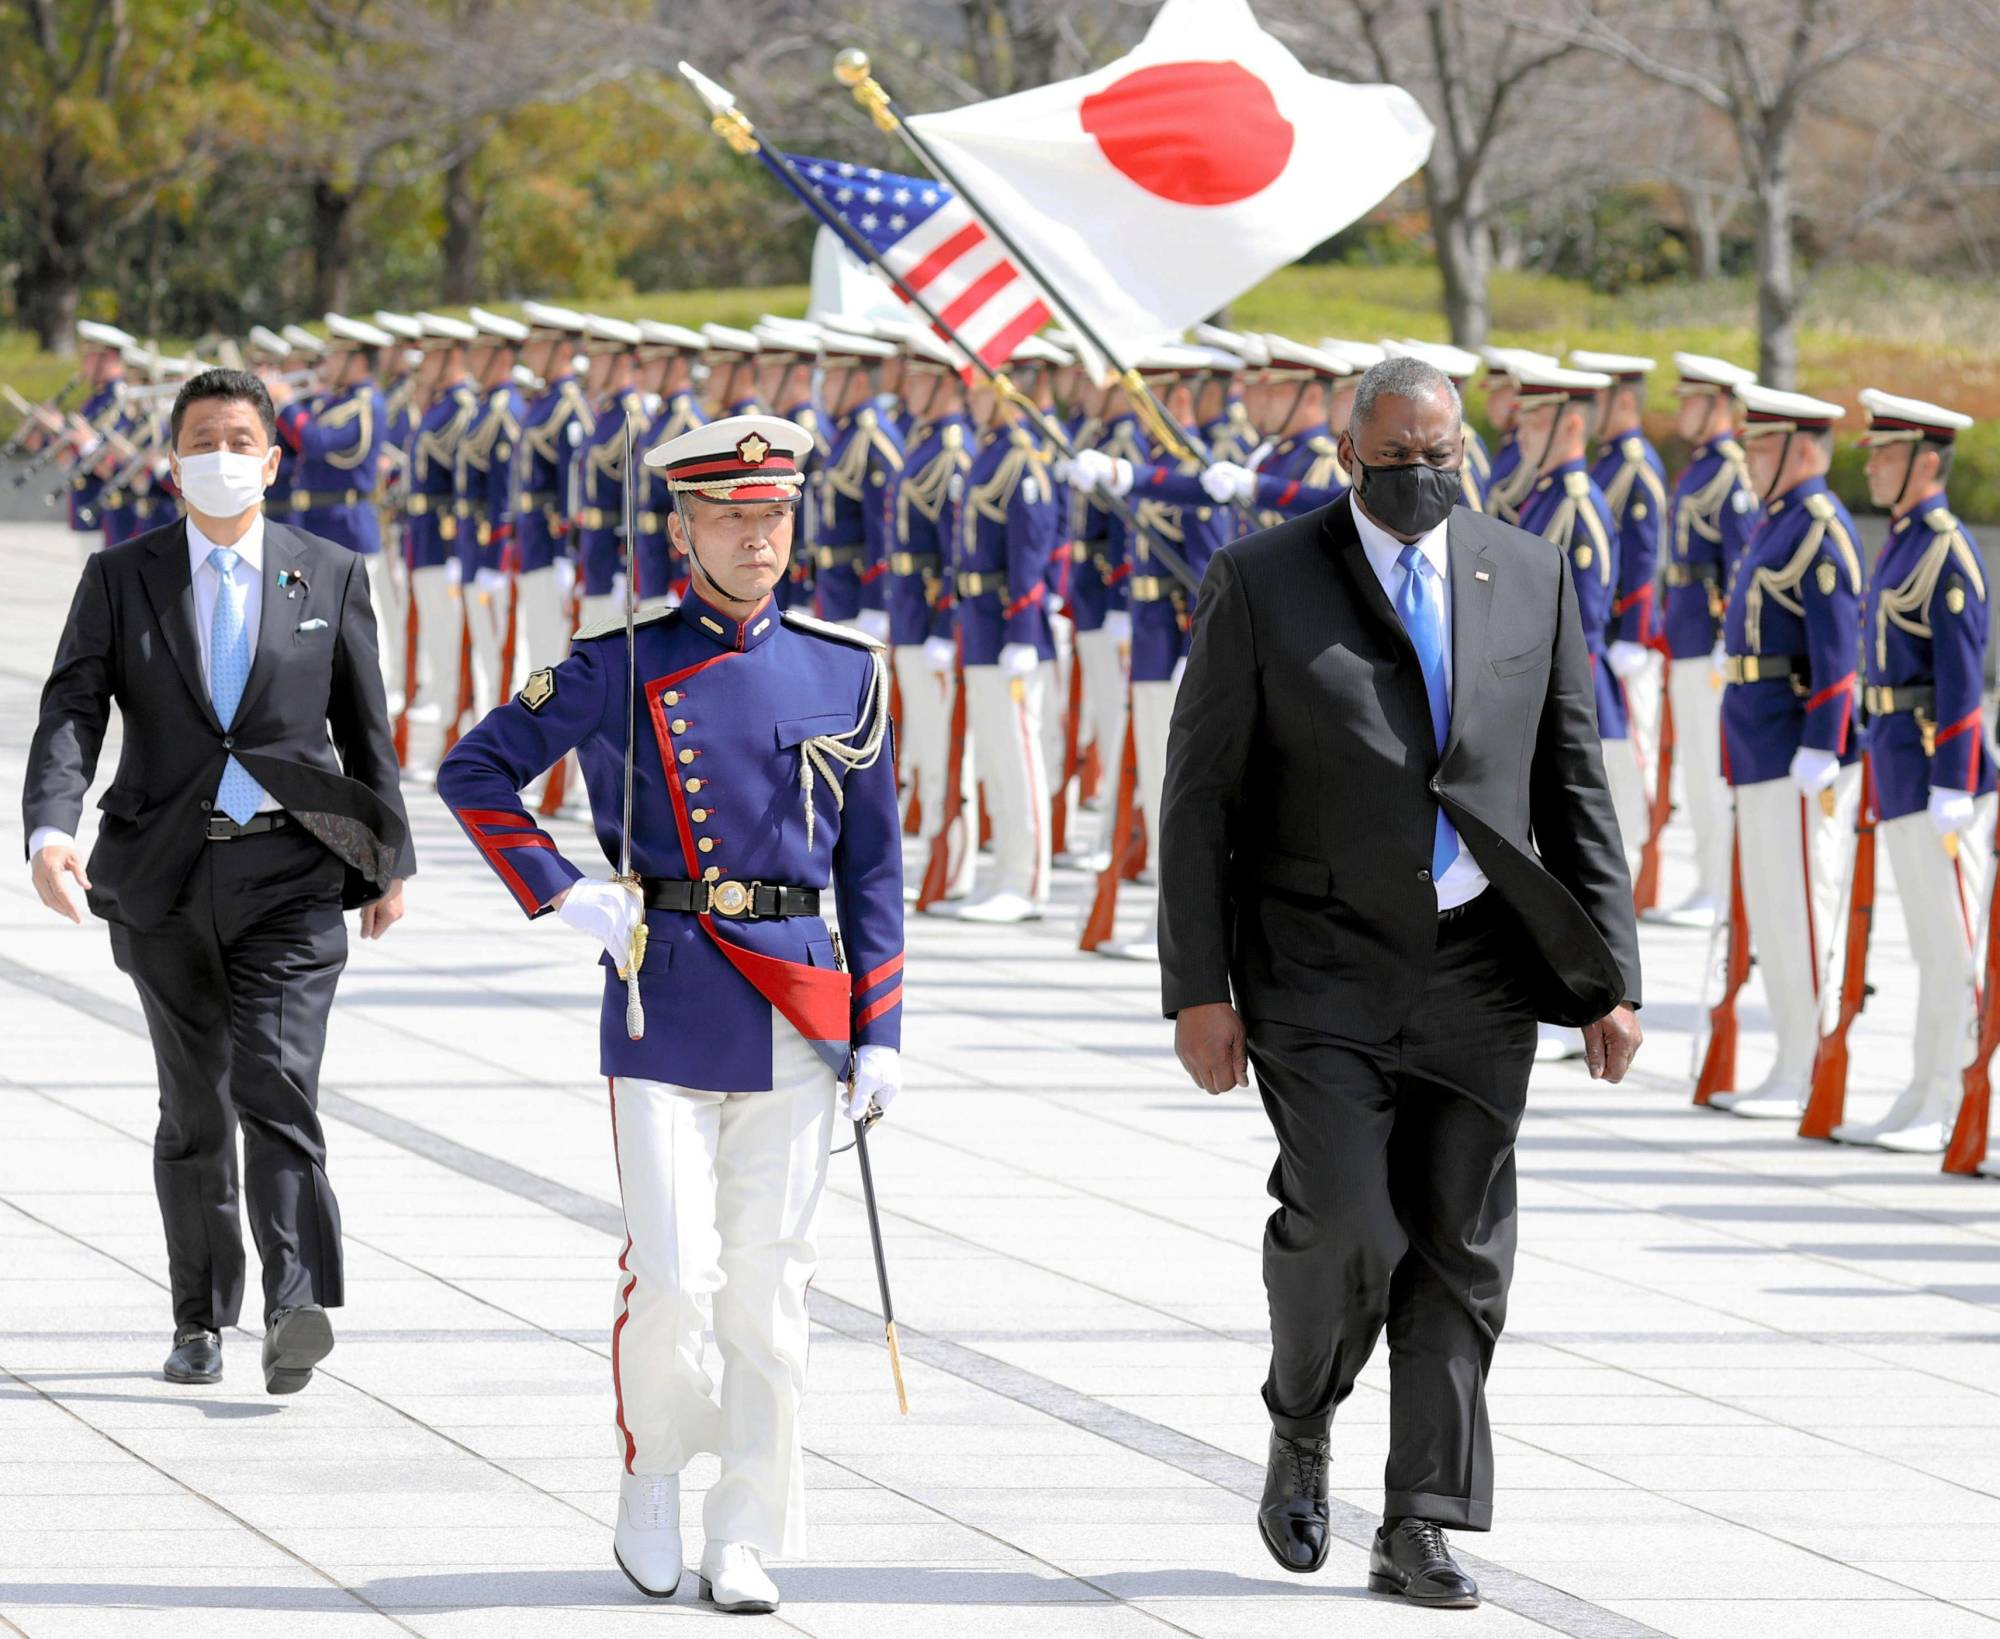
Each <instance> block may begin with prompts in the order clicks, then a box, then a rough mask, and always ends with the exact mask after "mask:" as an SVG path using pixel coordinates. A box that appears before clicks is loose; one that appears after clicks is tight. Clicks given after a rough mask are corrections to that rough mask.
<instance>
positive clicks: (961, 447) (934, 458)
mask: <svg viewBox="0 0 2000 1639" xmlns="http://www.w3.org/2000/svg"><path fill="white" fill-rule="evenodd" d="M911 439H912V442H911V443H910V445H909V450H908V455H907V456H906V458H905V460H904V463H903V471H902V476H901V478H900V480H899V481H898V483H897V485H896V542H897V544H896V549H895V550H894V551H893V552H891V553H890V554H889V593H888V598H887V600H886V601H887V604H888V609H889V641H890V643H892V644H893V645H895V646H896V647H897V648H906V647H909V646H911V645H914V644H920V643H922V642H923V641H924V640H925V639H926V638H928V637H931V636H934V635H942V636H949V635H950V618H949V617H950V605H949V603H947V604H946V609H945V619H944V621H943V625H942V629H940V622H939V616H938V607H937V606H938V603H939V600H940V599H942V598H944V596H945V571H946V570H947V569H948V568H949V567H950V562H951V539H952V532H953V529H954V527H955V526H956V523H957V516H956V513H957V505H958V503H957V502H956V501H955V500H954V499H953V497H952V490H953V488H954V485H953V483H952V480H953V479H954V478H957V479H959V480H960V483H959V485H958V486H956V487H959V488H961V489H962V488H963V480H964V476H965V474H966V472H967V471H968V470H969V469H970V467H971V466H972V450H971V445H972V440H973V431H972V422H971V420H970V419H969V418H968V417H967V416H965V415H964V414H958V415H948V416H943V417H941V418H940V419H938V420H936V421H930V422H925V423H924V424H922V425H921V426H918V427H915V428H913V429H912V430H911Z"/></svg>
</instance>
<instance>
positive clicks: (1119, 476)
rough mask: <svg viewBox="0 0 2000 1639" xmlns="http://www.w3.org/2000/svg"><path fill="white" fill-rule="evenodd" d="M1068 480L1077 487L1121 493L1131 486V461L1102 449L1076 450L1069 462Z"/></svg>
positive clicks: (1114, 493) (1112, 493) (1115, 493)
mask: <svg viewBox="0 0 2000 1639" xmlns="http://www.w3.org/2000/svg"><path fill="white" fill-rule="evenodd" d="M1070 482H1071V483H1072V484H1074V485H1075V486H1076V487H1077V488H1078V489H1101V490H1103V491H1105V492H1106V493H1107V494H1110V495H1123V494H1125V492H1126V491H1127V490H1129V489H1131V487H1132V463H1131V462H1130V461H1127V460H1126V459H1125V458H1124V457H1123V456H1122V455H1106V454H1105V453H1104V452H1103V451H1102V450H1078V451H1077V453H1076V459H1075V460H1073V461H1072V462H1070Z"/></svg>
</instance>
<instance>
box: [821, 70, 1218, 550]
mask: <svg viewBox="0 0 2000 1639" xmlns="http://www.w3.org/2000/svg"><path fill="white" fill-rule="evenodd" d="M833 77H834V78H835V79H836V80H838V81H839V82H840V83H841V84H842V85H844V86H846V87H847V88H848V89H849V90H851V91H852V92H853V93H854V100H855V101H856V102H858V103H859V104H861V106H862V107H863V108H864V109H866V110H867V112H868V117H869V118H870V119H872V120H873V121H874V122H875V126H876V129H877V130H880V131H883V132H886V133H888V134H890V135H892V136H897V137H901V138H902V140H903V143H904V145H905V146H906V147H908V148H909V150H910V152H912V153H913V154H915V155H916V156H917V158H919V159H920V160H922V161H923V162H924V164H925V165H926V166H928V167H929V168H930V172H931V174H932V175H933V176H935V177H936V178H937V179H938V180H939V181H940V182H942V183H943V184H944V185H945V186H946V187H948V188H950V189H952V190H953V191H954V192H955V193H957V195H958V197H959V198H960V199H961V200H963V201H964V202H965V208H966V209H967V210H969V211H971V212H972V214H973V215H974V216H975V217H977V218H978V219H979V221H980V222H981V223H982V224H983V225H984V226H985V228H986V229H987V231H988V232H990V233H991V234H992V235H993V237H994V238H996V239H998V240H999V241H1000V245H1001V248H1002V249H1003V250H1005V251H1006V252H1007V254H1008V255H1009V256H1011V257H1012V258H1013V259H1014V264H1015V266H1017V267H1018V268H1020V270H1021V271H1022V272H1023V273H1024V274H1026V275H1027V276H1028V278H1029V279H1030V280H1032V281H1033V282H1034V284H1035V285H1037V286H1038V287H1039V288H1040V289H1041V291H1042V293H1043V294H1044V295H1045V296H1047V297H1048V298H1049V300H1050V301H1052V302H1054V303H1055V304H1056V306H1057V307H1058V308H1060V309H1061V310H1062V313H1063V316H1064V317H1065V318H1067V319H1068V320H1069V322H1070V324H1071V325H1072V326H1074V327H1075V329H1076V332H1077V334H1078V335H1080V336H1082V337H1083V339H1084V340H1085V341H1087V342H1089V343H1090V345H1091V346H1092V347H1094V348H1096V349H1097V350H1098V352H1100V353H1102V354H1103V355H1104V356H1105V358H1107V359H1108V360H1110V361H1111V367H1112V368H1113V369H1114V370H1115V371H1117V373H1118V379H1119V382H1120V383H1121V384H1122V385H1123V386H1124V388H1125V391H1126V393H1127V394H1128V395H1130V397H1131V399H1132V403H1133V408H1135V409H1136V410H1138V411H1139V418H1140V420H1142V421H1143V422H1145V424H1146V428H1147V430H1148V431H1149V432H1151V433H1152V434H1153V436H1154V437H1155V438H1157V439H1158V440H1159V441H1160V442H1161V444H1163V445H1164V446H1166V448H1167V450H1168V451H1169V453H1171V454H1174V455H1192V456H1193V457H1194V458H1195V459H1196V460H1198V461H1203V462H1212V461H1213V460H1214V459H1215V457H1214V455H1213V453H1212V452H1211V451H1210V450H1209V448H1208V446H1207V444H1206V442H1205V441H1204V440H1203V438H1202V436H1201V434H1200V432H1199V431H1197V430H1194V429H1191V428H1185V427H1182V426H1180V425H1179V424H1178V423H1176V422H1175V421H1174V419H1173V417H1172V416H1171V415H1170V414H1169V413H1168V411H1167V407H1166V405H1165V404H1163V403H1161V402H1160V399H1159V395H1158V394H1156V393H1155V392H1154V391H1153V389H1152V388H1151V387H1150V386H1148V385H1147V383H1146V378H1145V377H1144V376H1142V375H1140V374H1139V372H1138V371H1137V370H1136V369H1134V368H1132V367H1131V366H1129V365H1127V364H1126V363H1124V361H1123V360H1121V359H1120V358H1119V356H1118V354H1117V353H1116V351H1114V350H1113V349H1112V347H1111V346H1110V345H1109V344H1108V343H1107V342H1106V341H1105V340H1104V338H1103V337H1102V336H1101V335H1099V334H1098V333H1097V329H1096V327H1095V326H1094V325H1092V324H1091V323H1090V321H1089V320H1088V319H1086V318H1085V317H1084V316H1083V314H1082V313H1081V312H1080V311H1079V310H1078V309H1076V308H1075V307H1073V306H1071V305H1070V303H1068V302H1066V301H1065V300H1063V297H1062V294H1061V293H1060V292H1059V291H1058V290H1057V289H1056V287H1055V284H1054V282H1053V281H1052V280H1050V279H1049V277H1048V276H1047V275H1046V274H1044V273H1043V272H1042V270H1041V269H1040V267H1038V266H1037V265H1036V263H1035V260H1034V258H1033V257H1031V256H1030V255H1029V254H1028V253H1027V251H1025V250H1024V249H1022V248H1021V243H1020V241H1019V240H1017V239H1016V238H1015V237H1014V236H1013V234H1011V233H1009V232H1008V231H1007V228H1006V225H1005V224H1004V223H1002V222H1001V221H1000V219H999V218H998V217H997V216H995V215H994V214H993V213H992V212H991V211H989V210H988V209H986V207H985V206H984V205H982V204H980V203H979V199H978V196H977V195H975V194H974V193H973V192H972V190H971V189H969V188H968V187H966V185H965V183H964V182H963V181H961V180H960V179H959V177H958V175H957V173H956V172H954V171H953V170H952V168H951V167H950V166H949V165H947V164H945V162H944V161H943V160H942V159H940V158H938V156H937V153H936V151H935V150H934V149H933V148H932V147H931V145H930V144H929V143H928V142H926V141H925V140H924V139H923V138H922V137H920V136H918V135H917V133H916V132H915V131H913V130H911V129H910V127H909V124H908V122H907V121H905V120H904V119H903V117H902V115H901V114H900V113H899V112H898V111H897V109H896V105H895V102H894V101H893V100H892V99H891V97H890V96H889V93H888V91H887V90H886V89H885V88H884V87H883V85H882V82H881V81H880V80H878V79H876V78H875V76H874V73H873V72H872V69H871V65H870V63H869V61H868V53H867V52H865V51H863V50H862V49H861V48H860V47H859V46H849V47H848V48H847V50H845V51H843V52H841V53H840V55H839V56H838V57H836V58H834V60H833ZM1149 412H1150V413H1149ZM1234 510H1235V511H1236V512H1237V513H1238V514H1240V515H1241V517H1242V518H1243V520H1244V522H1246V523H1248V524H1250V525H1252V526H1253V527H1254V525H1255V523H1256V519H1255V518H1254V517H1252V516H1251V513H1250V510H1249V508H1248V507H1246V506H1244V505H1243V504H1242V503H1241V502H1237V503H1234Z"/></svg>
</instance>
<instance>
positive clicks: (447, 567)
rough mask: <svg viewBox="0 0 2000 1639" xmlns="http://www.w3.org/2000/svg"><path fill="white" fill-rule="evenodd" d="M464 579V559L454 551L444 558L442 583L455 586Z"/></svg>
mask: <svg viewBox="0 0 2000 1639" xmlns="http://www.w3.org/2000/svg"><path fill="white" fill-rule="evenodd" d="M464 579H465V560H464V559H463V558H461V557H460V556H459V555H458V554H457V553H456V552H454V553H453V554H452V555H451V556H450V557H448V558H446V559H445V560H444V583H445V585H447V586H456V585H458V583H459V582H460V581H462V580H464Z"/></svg>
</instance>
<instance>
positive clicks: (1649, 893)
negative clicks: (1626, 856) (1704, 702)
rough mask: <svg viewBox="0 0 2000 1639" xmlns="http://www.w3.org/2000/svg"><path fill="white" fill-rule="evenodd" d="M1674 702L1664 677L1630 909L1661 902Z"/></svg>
mask: <svg viewBox="0 0 2000 1639" xmlns="http://www.w3.org/2000/svg"><path fill="white" fill-rule="evenodd" d="M1673 790H1674V702H1673V697H1672V695H1671V694H1670V693H1669V692H1668V689H1667V685H1666V680H1665V678H1664V676H1663V677H1662V679H1661V683H1660V749H1659V756H1658V758H1657V759H1656V762H1655V766H1654V769H1653V804H1652V808H1651V810H1650V811H1649V812H1648V814H1647V816H1646V819H1647V823H1646V841H1645V844H1644V846H1642V847H1641V848H1640V850H1639V877H1638V880H1637V881H1635V882H1634V883H1633V884H1632V909H1633V910H1634V911H1637V912H1642V913H1643V912H1645V911H1649V910H1651V909H1652V908H1653V907H1654V906H1655V905H1657V904H1658V903H1659V902H1660V839H1661V838H1662V837H1663V836H1665V835H1666V830H1667V821H1668V820H1670V819H1671V818H1673V813H1674V798H1673Z"/></svg>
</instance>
